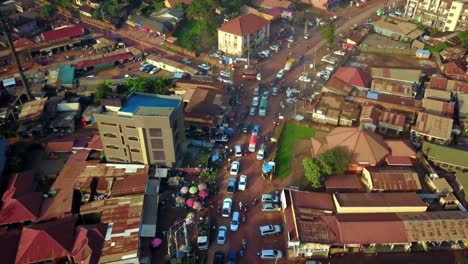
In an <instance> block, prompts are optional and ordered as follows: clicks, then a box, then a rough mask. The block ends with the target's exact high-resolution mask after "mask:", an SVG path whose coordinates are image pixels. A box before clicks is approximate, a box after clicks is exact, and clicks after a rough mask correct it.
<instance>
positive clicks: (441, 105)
mask: <svg viewBox="0 0 468 264" xmlns="http://www.w3.org/2000/svg"><path fill="white" fill-rule="evenodd" d="M422 104H423V107H424V109H425V110H424V111H425V112H426V113H429V114H434V115H441V116H445V117H449V118H452V117H453V113H454V112H455V104H454V103H451V102H447V101H441V100H435V99H429V98H423V99H422Z"/></svg>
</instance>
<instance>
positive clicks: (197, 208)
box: [192, 201, 202, 210]
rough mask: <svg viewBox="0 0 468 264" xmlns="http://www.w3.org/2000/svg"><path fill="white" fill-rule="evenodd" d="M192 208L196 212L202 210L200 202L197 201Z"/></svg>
mask: <svg viewBox="0 0 468 264" xmlns="http://www.w3.org/2000/svg"><path fill="white" fill-rule="evenodd" d="M192 208H193V209H195V210H200V209H202V204H201V203H200V202H199V201H196V202H195V203H193V206H192Z"/></svg>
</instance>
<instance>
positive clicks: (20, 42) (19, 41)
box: [13, 38, 35, 49]
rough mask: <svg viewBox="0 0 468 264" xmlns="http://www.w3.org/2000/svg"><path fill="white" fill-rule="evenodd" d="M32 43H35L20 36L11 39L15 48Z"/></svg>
mask: <svg viewBox="0 0 468 264" xmlns="http://www.w3.org/2000/svg"><path fill="white" fill-rule="evenodd" d="M34 45H35V43H34V42H32V41H31V40H29V39H27V38H20V39H17V40H15V41H13V46H15V48H17V49H19V48H24V47H32V46H34Z"/></svg>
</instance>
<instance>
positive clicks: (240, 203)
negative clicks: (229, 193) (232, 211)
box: [239, 202, 242, 210]
mask: <svg viewBox="0 0 468 264" xmlns="http://www.w3.org/2000/svg"><path fill="white" fill-rule="evenodd" d="M239 208H240V210H242V202H239Z"/></svg>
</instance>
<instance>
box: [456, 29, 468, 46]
mask: <svg viewBox="0 0 468 264" xmlns="http://www.w3.org/2000/svg"><path fill="white" fill-rule="evenodd" d="M458 38H459V39H460V43H461V44H462V45H463V46H464V47H468V29H467V30H463V31H460V32H458Z"/></svg>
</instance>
